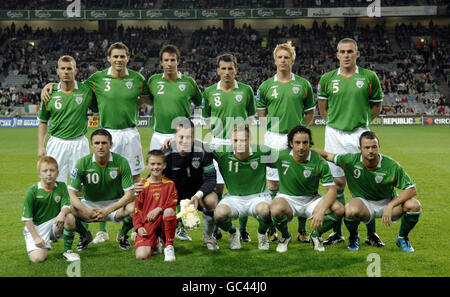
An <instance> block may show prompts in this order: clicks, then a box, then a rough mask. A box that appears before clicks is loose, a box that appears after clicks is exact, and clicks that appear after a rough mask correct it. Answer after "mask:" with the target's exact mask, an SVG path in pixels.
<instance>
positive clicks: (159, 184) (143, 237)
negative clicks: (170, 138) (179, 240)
mask: <svg viewBox="0 0 450 297" xmlns="http://www.w3.org/2000/svg"><path fill="white" fill-rule="evenodd" d="M146 162H147V169H148V170H149V171H150V176H149V177H148V178H146V179H143V180H142V181H141V182H140V183H141V184H143V190H142V191H139V194H138V196H137V198H136V202H135V207H134V208H135V211H134V215H133V225H134V229H135V231H136V232H137V235H136V239H135V241H134V245H135V247H136V259H146V258H150V257H151V255H152V252H153V251H154V250H155V249H156V246H157V244H158V237H161V238H162V239H163V241H165V248H164V261H175V250H174V247H173V239H174V237H175V230H176V228H177V217H176V212H175V209H176V206H177V200H178V193H177V189H176V187H175V183H174V182H173V181H172V180H170V179H168V178H165V177H163V176H162V173H163V170H164V168H166V161H165V158H164V154H163V152H162V151H160V150H152V151H150V152H149V153H148V154H147V157H146Z"/></svg>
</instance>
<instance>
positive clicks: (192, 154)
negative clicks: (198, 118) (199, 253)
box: [163, 119, 218, 250]
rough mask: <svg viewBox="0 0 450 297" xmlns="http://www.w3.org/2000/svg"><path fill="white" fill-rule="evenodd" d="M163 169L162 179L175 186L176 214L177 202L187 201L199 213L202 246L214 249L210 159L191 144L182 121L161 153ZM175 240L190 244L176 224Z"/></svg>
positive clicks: (191, 132) (214, 202)
mask: <svg viewBox="0 0 450 297" xmlns="http://www.w3.org/2000/svg"><path fill="white" fill-rule="evenodd" d="M163 152H164V155H165V157H166V162H167V166H166V169H164V171H163V175H164V176H165V177H167V178H169V179H171V180H173V181H174V182H175V186H176V188H177V191H178V197H179V199H178V206H177V212H179V210H180V205H179V203H180V200H183V199H190V201H191V204H193V205H194V207H195V209H200V210H201V211H202V212H203V221H204V224H205V230H204V232H203V243H204V244H206V246H207V248H208V249H210V250H216V249H218V246H217V243H216V239H215V237H214V235H213V232H214V228H215V224H214V209H215V208H216V206H217V203H218V197H217V194H216V193H215V192H213V189H214V187H215V186H216V170H215V169H214V164H213V155H212V153H211V152H209V151H208V149H207V148H205V145H204V144H203V143H202V142H201V141H198V140H194V124H193V123H192V121H190V120H188V119H186V120H184V121H182V122H181V123H180V124H179V125H178V126H177V129H176V132H175V138H174V140H173V141H172V142H171V143H170V144H169V145H168V147H167V148H166V149H164V150H163ZM176 238H178V239H180V240H192V239H191V238H190V236H189V235H188V234H187V232H186V230H185V229H184V228H183V226H182V222H181V221H180V222H179V224H178V228H177V232H176Z"/></svg>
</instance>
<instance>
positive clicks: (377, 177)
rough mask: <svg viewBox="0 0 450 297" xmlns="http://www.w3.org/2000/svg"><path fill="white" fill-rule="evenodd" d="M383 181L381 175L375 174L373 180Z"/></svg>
mask: <svg viewBox="0 0 450 297" xmlns="http://www.w3.org/2000/svg"><path fill="white" fill-rule="evenodd" d="M382 181H383V177H382V176H381V175H377V176H375V182H376V183H377V184H379V183H381V182H382Z"/></svg>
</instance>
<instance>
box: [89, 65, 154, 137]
mask: <svg viewBox="0 0 450 297" xmlns="http://www.w3.org/2000/svg"><path fill="white" fill-rule="evenodd" d="M85 83H86V84H87V85H88V86H89V87H90V88H91V89H92V90H93V91H94V93H95V98H96V101H97V104H98V110H99V115H100V122H99V127H101V128H107V129H126V128H130V127H136V125H137V121H138V116H139V114H138V96H141V95H148V94H149V93H148V88H147V84H146V83H145V78H144V77H143V76H142V75H141V74H140V73H138V72H136V71H133V70H131V69H127V72H126V75H125V76H124V77H121V78H119V77H114V76H112V75H111V67H110V68H108V69H104V70H102V71H97V72H96V73H94V74H92V75H91V77H89V78H88V79H87V80H86V81H85Z"/></svg>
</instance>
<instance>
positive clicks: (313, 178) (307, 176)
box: [269, 149, 335, 197]
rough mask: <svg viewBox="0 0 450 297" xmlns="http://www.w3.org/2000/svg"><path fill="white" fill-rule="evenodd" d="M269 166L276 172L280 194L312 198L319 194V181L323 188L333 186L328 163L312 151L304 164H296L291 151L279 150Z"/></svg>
mask: <svg viewBox="0 0 450 297" xmlns="http://www.w3.org/2000/svg"><path fill="white" fill-rule="evenodd" d="M269 166H270V167H272V168H277V170H278V176H279V178H280V189H279V192H280V193H282V194H286V195H289V196H307V197H314V196H315V195H317V194H318V193H319V192H318V190H319V181H320V182H321V183H322V186H324V187H326V186H334V185H335V183H334V179H333V176H332V175H331V170H330V167H329V166H328V163H327V162H326V161H325V160H324V159H323V158H322V157H321V156H320V155H319V154H318V153H316V152H314V151H310V154H309V156H308V158H307V160H306V161H305V162H298V161H296V160H294V157H293V152H292V150H291V149H286V150H281V151H279V153H278V160H277V161H276V162H275V163H273V164H270V165H269Z"/></svg>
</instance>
